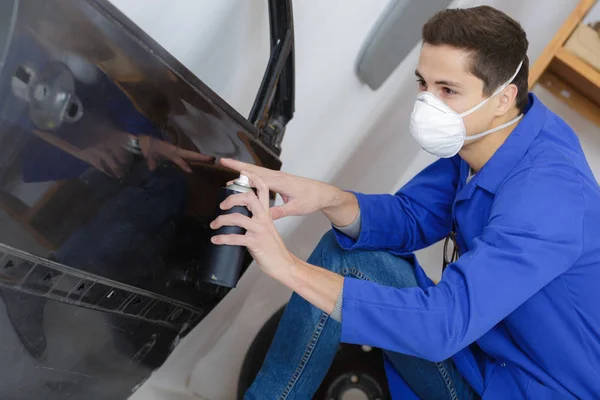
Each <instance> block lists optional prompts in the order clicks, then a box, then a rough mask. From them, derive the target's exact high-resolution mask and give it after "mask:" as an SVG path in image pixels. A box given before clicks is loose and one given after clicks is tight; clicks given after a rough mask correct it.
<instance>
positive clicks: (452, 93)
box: [442, 87, 456, 96]
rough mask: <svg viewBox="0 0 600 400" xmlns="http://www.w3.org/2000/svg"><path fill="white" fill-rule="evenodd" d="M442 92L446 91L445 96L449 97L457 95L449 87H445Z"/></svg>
mask: <svg viewBox="0 0 600 400" xmlns="http://www.w3.org/2000/svg"><path fill="white" fill-rule="evenodd" d="M442 90H443V91H444V94H445V95H448V96H452V95H455V94H456V92H455V91H454V90H452V89H450V88H448V87H444V88H443V89H442Z"/></svg>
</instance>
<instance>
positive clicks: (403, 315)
mask: <svg viewBox="0 0 600 400" xmlns="http://www.w3.org/2000/svg"><path fill="white" fill-rule="evenodd" d="M468 175H469V165H468V164H467V163H466V162H465V161H463V160H462V159H461V158H459V157H458V156H456V157H454V158H451V159H441V160H439V161H437V162H435V163H434V164H432V165H431V166H430V167H428V168H426V169H425V170H424V171H423V172H421V173H420V174H419V175H417V176H416V177H415V178H414V179H413V180H412V181H410V182H409V183H408V184H407V185H406V186H405V187H403V188H402V189H401V190H400V191H399V192H398V193H396V194H395V195H364V194H357V197H358V201H359V204H360V209H361V213H362V231H361V234H360V237H359V238H358V240H357V241H353V240H351V239H350V238H348V237H347V236H344V235H343V234H342V233H340V232H336V235H337V237H338V241H339V243H340V244H341V245H342V247H343V248H345V249H348V250H350V249H378V250H388V251H391V252H393V253H395V254H399V255H405V256H408V257H412V259H413V260H414V264H415V270H416V275H417V279H418V281H419V285H420V288H414V289H396V288H392V287H384V286H381V285H378V284H375V283H372V282H368V281H363V280H357V279H345V283H344V302H343V309H342V315H343V319H342V341H344V342H347V343H354V344H363V345H371V346H375V347H380V348H383V349H387V350H391V351H395V352H400V353H404V354H408V355H413V356H417V357H421V358H424V359H428V360H431V361H441V360H444V359H447V358H449V357H452V359H453V360H454V362H455V364H456V366H457V368H458V370H459V371H460V373H461V375H463V376H464V378H465V379H466V380H467V381H468V382H469V383H470V384H471V386H472V387H473V388H474V390H475V391H477V392H478V393H479V394H480V395H482V397H483V399H484V400H494V399H502V400H505V399H523V398H527V399H536V400H540V399H572V398H581V399H600V188H599V186H598V184H597V182H596V179H595V178H594V176H593V174H592V171H591V170H590V167H589V166H588V163H587V161H586V159H585V156H584V153H583V150H582V148H581V146H580V144H579V141H578V139H577V136H576V135H575V133H574V132H573V131H572V130H571V128H570V127H569V126H568V125H567V124H566V123H565V122H564V121H563V120H562V119H560V118H559V117H558V116H557V115H555V114H554V113H552V112H551V111H550V110H549V109H548V108H546V107H545V106H544V105H543V104H542V103H541V102H540V101H539V100H538V99H537V98H536V97H535V96H534V95H533V94H530V101H529V105H528V109H527V111H526V115H525V116H524V118H523V119H522V121H521V122H520V123H519V125H518V126H517V127H516V128H515V130H514V131H513V132H512V134H511V135H510V136H509V137H508V139H507V140H506V142H505V143H504V144H503V145H502V146H501V147H500V149H499V150H498V151H497V152H496V153H495V154H494V156H493V157H492V158H491V159H490V160H489V162H488V163H487V164H486V165H485V166H484V167H483V168H482V169H481V171H479V172H478V173H477V174H476V175H475V176H474V177H473V178H472V179H471V180H470V181H469V182H468V183H467V177H468ZM453 228H454V229H455V231H456V232H457V234H458V235H457V241H458V245H459V247H460V249H461V257H460V259H459V260H458V261H457V262H455V263H453V264H450V265H449V266H448V267H447V268H446V270H445V271H444V273H443V277H442V280H441V282H440V283H439V284H437V285H434V284H433V282H431V280H429V279H428V278H427V277H426V275H425V273H424V272H423V270H422V269H421V267H420V266H419V265H418V264H417V261H416V259H414V256H412V255H410V254H411V253H412V252H413V251H416V250H418V249H421V248H424V247H426V246H429V245H431V244H433V243H436V242H438V241H439V240H441V239H443V238H444V237H445V236H446V235H448V234H449V232H450V231H451V229H453ZM440 262H441V255H440ZM386 371H387V373H388V380H389V384H390V388H391V392H392V394H393V398H394V399H407V398H415V397H416V396H415V395H414V393H412V392H411V390H410V388H409V387H408V386H407V385H406V384H405V383H404V382H403V381H402V379H401V378H400V376H399V375H398V373H397V372H396V371H395V370H394V369H393V367H392V366H391V364H390V363H389V362H386Z"/></svg>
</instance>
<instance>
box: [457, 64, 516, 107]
mask: <svg viewBox="0 0 600 400" xmlns="http://www.w3.org/2000/svg"><path fill="white" fill-rule="evenodd" d="M522 66H523V61H521V62H520V63H519V66H518V67H517V71H516V72H515V73H514V74H513V76H511V77H510V79H509V80H508V81H506V83H504V84H503V85H502V86H500V87H499V88H498V89H496V90H495V91H494V93H492V95H491V96H490V97H488V98H487V99H485V100H483V101H482V102H481V103H479V104H477V105H476V106H475V107H473V108H471V109H469V110H467V111H465V112H463V113H461V114H458V115H459V116H460V117H461V118H464V117H466V116H467V115H469V114H472V113H474V112H475V111H477V110H479V109H480V108H481V107H483V106H484V105H485V103H487V102H488V101H489V100H490V99H492V98H494V97H496V96H498V94H499V93H500V92H502V91H503V90H504V89H506V88H507V87H508V85H510V84H511V83H512V81H513V80H514V79H515V78H516V77H517V75H519V71H521V67H522Z"/></svg>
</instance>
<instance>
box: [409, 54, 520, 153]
mask: <svg viewBox="0 0 600 400" xmlns="http://www.w3.org/2000/svg"><path fill="white" fill-rule="evenodd" d="M522 65H523V62H521V63H520V64H519V66H518V67H517V72H515V74H514V75H513V76H512V77H511V78H510V79H509V80H508V81H507V82H506V83H505V84H503V85H502V86H500V87H499V88H498V89H496V91H495V92H494V93H492V95H491V96H490V97H488V98H487V99H485V100H483V101H482V102H481V103H479V104H477V105H476V106H475V107H473V108H471V109H469V110H467V111H465V112H463V113H461V114H459V113H457V112H456V111H454V110H453V109H451V108H450V107H448V106H447V105H446V103H444V102H443V101H442V100H440V99H438V98H437V97H435V96H434V95H433V94H431V93H429V92H422V93H419V95H418V96H417V100H416V101H415V107H414V109H413V112H412V115H411V117H410V133H411V134H412V136H413V137H414V138H415V140H416V141H417V143H419V145H420V146H421V147H422V148H423V150H425V151H426V152H428V153H430V154H433V155H434V156H437V157H440V158H450V157H454V156H455V155H456V154H458V152H459V151H460V149H461V148H462V147H463V145H464V143H465V141H466V140H473V139H478V138H480V137H483V136H486V135H489V134H490V133H494V132H496V131H499V130H501V129H504V128H506V127H507V126H510V125H512V124H514V123H516V122H517V121H519V120H520V119H521V118H522V117H523V114H521V115H519V116H518V117H516V118H514V119H513V120H511V121H508V122H507V123H505V124H502V125H500V126H497V127H496V128H493V129H490V130H487V131H485V132H482V133H479V134H477V135H473V136H467V129H466V128H465V124H464V122H463V118H464V117H466V116H467V115H469V114H472V113H474V112H475V111H477V110H479V109H480V108H481V107H483V105H484V104H485V103H487V102H488V101H489V100H490V99H491V98H493V97H495V96H497V95H498V94H499V93H500V92H502V91H503V90H504V89H505V88H506V87H507V86H508V85H510V83H511V82H512V81H513V79H515V78H516V76H517V74H518V73H519V71H520V70H521V66H522Z"/></svg>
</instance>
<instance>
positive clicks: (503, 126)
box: [465, 114, 523, 140]
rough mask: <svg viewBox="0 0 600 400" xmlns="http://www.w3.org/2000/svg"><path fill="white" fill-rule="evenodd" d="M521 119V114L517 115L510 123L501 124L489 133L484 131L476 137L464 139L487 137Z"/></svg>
mask: <svg viewBox="0 0 600 400" xmlns="http://www.w3.org/2000/svg"><path fill="white" fill-rule="evenodd" d="M521 118H523V114H521V115H519V116H518V117H517V118H514V119H511V120H510V121H508V122H507V123H505V124H502V125H500V126H497V127H495V128H493V129H490V130H489V131H485V132H483V133H478V134H477V135H473V136H467V137H466V138H465V140H474V139H479V138H480V137H484V136H486V135H489V134H490V133H494V132H498V131H499V130H501V129H504V128H506V127H507V126H511V125H512V124H514V123H516V122H518V121H519V120H520V119H521Z"/></svg>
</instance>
